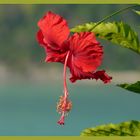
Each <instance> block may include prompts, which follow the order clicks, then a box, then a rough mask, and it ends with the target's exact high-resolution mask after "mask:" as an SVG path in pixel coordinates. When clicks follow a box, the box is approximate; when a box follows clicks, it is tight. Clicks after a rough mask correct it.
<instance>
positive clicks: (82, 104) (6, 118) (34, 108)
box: [0, 82, 140, 136]
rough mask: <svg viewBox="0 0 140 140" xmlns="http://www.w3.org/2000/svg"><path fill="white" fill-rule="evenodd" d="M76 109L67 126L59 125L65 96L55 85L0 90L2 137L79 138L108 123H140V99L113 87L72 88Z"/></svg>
mask: <svg viewBox="0 0 140 140" xmlns="http://www.w3.org/2000/svg"><path fill="white" fill-rule="evenodd" d="M69 92H70V98H71V100H72V102H73V109H72V111H71V112H70V113H69V115H68V117H67V118H66V123H65V125H64V126H59V125H57V123H56V122H57V120H58V119H59V114H58V113H57V112H56V107H55V106H56V102H57V100H58V98H59V96H60V95H61V94H62V85H61V84H60V82H57V83H55V85H48V84H46V85H45V84H44V85H41V84H40V85H37V84H30V83H26V84H25V83H24V84H23V83H22V84H20V83H19V84H13V85H3V86H2V85H1V86H0V135H46V136H55V135H57V136H58V135H61V136H64V135H69V136H71V135H73V136H74V135H79V134H80V132H81V130H83V129H85V128H88V127H91V126H96V125H100V124H104V123H111V122H112V123H119V122H122V121H127V120H132V119H133V120H140V110H139V107H140V95H138V94H135V93H131V92H129V91H126V90H123V89H120V88H118V87H114V86H113V85H108V86H104V85H102V84H101V85H100V86H92V85H78V84H74V85H72V84H69Z"/></svg>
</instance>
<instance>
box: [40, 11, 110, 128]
mask: <svg viewBox="0 0 140 140" xmlns="http://www.w3.org/2000/svg"><path fill="white" fill-rule="evenodd" d="M38 27H39V28H40V29H39V31H38V32H37V41H38V43H39V44H40V45H41V46H42V47H43V48H44V49H45V52H46V58H45V61H46V62H59V63H62V64H64V71H63V80H64V95H63V96H61V97H60V100H59V103H58V104H57V111H58V112H59V113H60V114H61V117H60V120H59V121H58V124H60V125H62V124H64V119H65V116H66V114H67V112H69V111H70V110H71V108H72V102H71V101H70V100H69V99H68V95H69V94H68V88H67V83H66V68H67V67H68V68H69V69H70V73H71V77H70V81H71V82H72V83H74V82H75V81H76V80H82V79H96V80H98V79H100V80H102V81H103V82H104V83H109V82H110V80H111V79H112V77H110V76H108V75H107V74H106V72H105V70H100V71H97V68H98V67H99V66H100V65H101V62H102V59H103V47H102V46H101V45H100V43H99V42H98V41H97V40H96V37H95V34H94V33H93V32H81V33H75V34H73V35H72V36H70V30H69V27H68V24H67V21H66V20H65V19H64V18H63V17H61V16H59V15H57V14H55V13H52V12H50V11H49V12H48V13H46V14H45V16H44V17H43V18H41V19H40V20H39V22H38Z"/></svg>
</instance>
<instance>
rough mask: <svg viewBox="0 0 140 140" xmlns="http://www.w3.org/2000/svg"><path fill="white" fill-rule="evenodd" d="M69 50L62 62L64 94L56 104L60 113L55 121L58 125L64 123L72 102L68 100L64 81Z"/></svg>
mask: <svg viewBox="0 0 140 140" xmlns="http://www.w3.org/2000/svg"><path fill="white" fill-rule="evenodd" d="M69 54H70V51H68V53H67V55H66V58H65V63H64V70H63V80H64V83H63V86H64V91H63V92H64V95H63V96H60V100H59V103H58V104H57V111H58V112H59V113H61V117H60V119H59V121H58V122H57V123H58V124H60V125H64V120H65V116H66V113H67V112H69V111H70V110H71V107H72V103H71V101H69V100H68V95H69V93H68V88H67V82H66V68H67V62H68V57H69Z"/></svg>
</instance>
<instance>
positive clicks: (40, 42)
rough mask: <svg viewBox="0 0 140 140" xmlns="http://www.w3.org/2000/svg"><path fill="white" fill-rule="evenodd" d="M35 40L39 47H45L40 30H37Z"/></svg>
mask: <svg viewBox="0 0 140 140" xmlns="http://www.w3.org/2000/svg"><path fill="white" fill-rule="evenodd" d="M36 39H37V41H38V43H39V44H40V45H41V46H43V47H44V46H46V45H47V44H46V43H45V42H44V36H43V34H42V32H41V30H39V31H38V32H37V35H36Z"/></svg>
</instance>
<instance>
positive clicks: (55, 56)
mask: <svg viewBox="0 0 140 140" xmlns="http://www.w3.org/2000/svg"><path fill="white" fill-rule="evenodd" d="M45 51H46V54H47V56H46V59H45V61H46V62H61V63H64V61H65V57H66V55H67V52H61V51H59V50H52V49H51V48H50V47H47V48H45Z"/></svg>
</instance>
